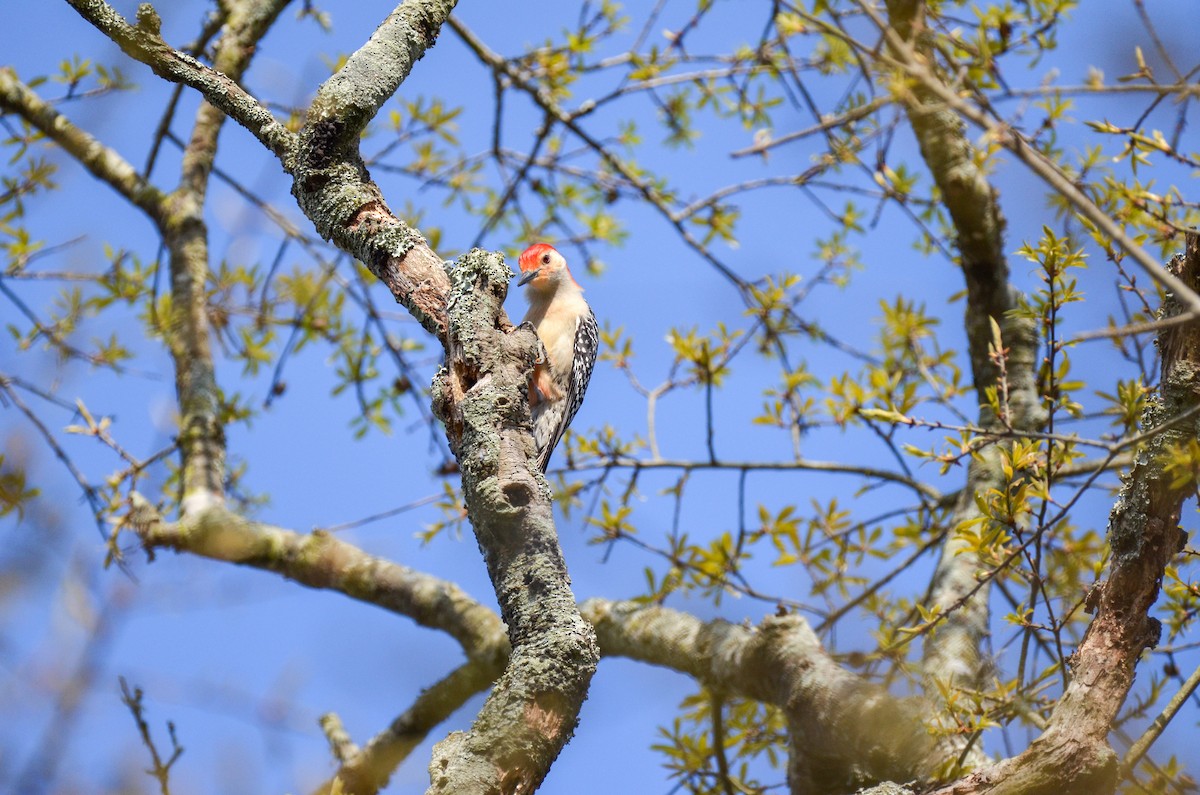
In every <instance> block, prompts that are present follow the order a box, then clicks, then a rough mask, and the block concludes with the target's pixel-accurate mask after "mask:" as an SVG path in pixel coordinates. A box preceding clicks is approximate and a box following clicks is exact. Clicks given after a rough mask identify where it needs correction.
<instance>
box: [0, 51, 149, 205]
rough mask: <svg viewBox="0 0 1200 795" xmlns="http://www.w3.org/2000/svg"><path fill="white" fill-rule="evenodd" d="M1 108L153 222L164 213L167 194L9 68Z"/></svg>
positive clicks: (0, 80) (1, 72)
mask: <svg viewBox="0 0 1200 795" xmlns="http://www.w3.org/2000/svg"><path fill="white" fill-rule="evenodd" d="M0 110H4V111H5V112H7V113H16V114H17V115H19V116H20V117H21V118H23V119H25V120H26V121H28V122H29V123H30V124H32V125H33V126H34V127H36V128H37V129H39V130H41V131H42V132H43V133H45V134H46V136H47V137H49V138H50V139H51V140H53V141H54V142H55V143H56V144H58V145H59V146H61V147H62V148H63V149H64V150H65V151H66V152H67V154H69V155H71V156H72V157H73V158H75V159H76V160H78V161H79V163H80V164H81V165H83V167H84V168H86V169H87V170H88V171H90V172H92V174H93V175H94V176H95V177H96V178H97V179H99V180H100V181H102V182H104V183H105V184H107V185H108V186H110V187H111V188H112V189H113V190H115V191H117V193H119V194H121V195H122V196H123V197H125V198H126V199H127V200H128V201H129V202H130V203H131V204H133V205H134V206H135V207H137V208H138V209H140V210H142V211H143V212H144V213H146V215H148V216H150V219H151V220H152V221H154V222H155V224H160V223H161V222H162V219H163V214H164V212H165V210H164V205H165V199H166V197H165V196H164V195H163V193H162V192H161V191H160V190H158V188H156V187H154V186H153V185H151V184H150V183H149V182H147V181H146V180H144V179H142V177H141V175H140V174H138V171H137V169H136V168H134V167H133V166H132V165H131V164H130V163H129V161H127V160H125V158H123V157H121V155H120V154H118V153H117V152H116V151H115V150H113V149H110V148H109V147H107V146H105V145H104V144H102V143H100V142H99V141H97V140H96V139H95V138H93V137H92V136H91V135H89V134H88V133H86V132H84V131H83V130H81V129H79V128H78V127H76V126H75V125H74V124H72V123H71V121H70V120H69V119H67V117H66V116H64V115H62V114H61V113H59V112H58V111H57V110H55V109H54V108H53V107H51V106H50V104H49V103H47V102H46V101H45V100H43V99H42V98H41V97H39V96H38V95H37V94H36V93H35V92H34V91H33V90H32V89H30V88H29V86H27V85H25V83H23V82H21V81H20V80H19V79H18V78H17V75H16V72H14V71H13V69H12V68H11V67H7V66H6V67H3V68H0Z"/></svg>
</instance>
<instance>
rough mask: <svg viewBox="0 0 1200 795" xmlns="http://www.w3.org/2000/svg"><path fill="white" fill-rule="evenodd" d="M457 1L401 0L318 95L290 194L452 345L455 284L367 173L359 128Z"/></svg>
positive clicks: (430, 43)
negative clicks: (449, 323)
mask: <svg viewBox="0 0 1200 795" xmlns="http://www.w3.org/2000/svg"><path fill="white" fill-rule="evenodd" d="M454 4H455V3H454V0H425V1H424V2H417V1H416V0H411V1H410V2H405V3H401V4H400V5H399V6H397V7H396V9H395V10H394V11H393V12H392V13H391V14H390V15H388V17H387V19H385V20H384V21H383V23H382V24H381V25H380V26H379V28H378V29H377V30H376V31H375V33H374V34H372V35H371V38H370V39H369V40H368V41H367V43H366V44H364V45H363V46H362V47H361V48H360V49H359V50H358V51H357V52H355V53H354V54H352V55H351V56H350V57H349V58H348V59H347V60H346V63H345V65H344V66H343V67H342V68H341V69H340V70H338V72H337V73H336V74H334V75H333V76H332V77H330V78H329V79H328V80H326V81H325V83H324V84H323V85H322V86H321V88H320V89H319V90H318V91H317V96H316V98H315V99H313V103H312V107H311V108H310V109H309V113H308V118H307V120H306V122H305V125H304V129H302V130H301V131H300V139H299V144H298V148H297V154H296V161H295V168H294V170H293V169H289V170H290V171H291V173H292V176H293V177H294V178H295V181H294V182H293V185H292V193H293V195H295V197H296V201H297V202H298V203H299V205H300V208H301V209H302V210H304V213H305V215H307V216H308V217H309V219H310V220H311V221H312V222H313V224H314V225H315V226H316V228H317V231H318V232H319V233H320V234H321V236H322V237H324V238H326V239H327V240H332V241H333V242H334V243H335V244H336V245H337V246H338V247H339V248H341V249H342V250H344V251H347V252H349V253H350V254H353V255H354V256H355V257H358V259H359V260H361V261H362V262H363V263H364V264H365V265H366V266H367V267H368V268H370V269H371V272H372V273H374V274H375V275H376V276H377V277H378V278H379V280H380V281H382V282H383V283H384V284H386V285H387V286H388V288H389V289H390V290H391V291H392V294H393V295H394V296H395V297H396V300H397V301H399V302H400V303H401V304H403V305H404V307H405V308H406V309H408V310H409V312H411V313H412V315H413V317H415V318H416V319H417V320H418V321H419V322H420V323H421V325H422V326H423V327H424V328H425V329H426V330H427V331H429V332H430V333H432V334H434V335H435V336H437V337H438V339H439V340H441V341H442V342H443V344H445V341H446V339H445V338H446V320H445V312H446V298H447V295H448V294H449V291H450V283H449V280H448V279H447V277H446V272H445V266H444V265H443V263H442V261H441V259H440V258H439V257H438V256H437V255H436V254H435V253H434V252H433V250H432V249H430V248H429V245H428V244H427V243H426V242H425V239H424V238H423V237H421V234H420V232H418V231H417V230H415V229H413V228H412V227H410V226H408V225H407V224H406V223H404V222H403V221H401V220H400V219H399V218H397V217H396V215H395V213H393V212H392V211H391V210H390V209H389V208H388V206H387V203H386V202H385V201H384V199H383V194H382V193H381V192H380V190H379V188H378V186H376V185H375V183H374V182H373V181H372V180H371V175H370V174H369V173H367V167H366V164H365V163H364V162H363V159H362V155H361V154H360V153H359V149H358V142H359V136H360V133H361V132H362V130H363V128H364V127H366V125H367V123H368V122H369V121H370V120H371V119H372V118H373V117H374V115H375V114H376V112H378V110H379V108H380V106H381V105H382V104H383V103H384V102H385V101H387V99H388V98H389V97H390V96H391V95H392V94H393V93H395V91H396V89H397V88H398V87H399V86H400V84H401V83H402V82H403V81H404V79H405V78H406V77H408V74H409V72H410V71H411V70H412V67H413V64H415V63H416V62H417V60H419V59H420V58H421V57H422V56H423V55H424V54H425V51H426V50H427V49H428V48H429V47H432V46H433V44H434V41H435V40H436V38H437V34H438V31H439V30H440V28H441V25H442V23H443V22H445V20H446V19H447V18H448V17H449V16H450V11H451V9H452V8H453V7H454Z"/></svg>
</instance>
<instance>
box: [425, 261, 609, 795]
mask: <svg viewBox="0 0 1200 795" xmlns="http://www.w3.org/2000/svg"><path fill="white" fill-rule="evenodd" d="M451 276H452V278H453V288H452V293H451V296H450V300H449V302H448V306H449V314H448V317H447V321H448V328H449V337H448V348H447V352H446V365H445V366H444V367H443V368H442V370H441V371H440V372H439V373H438V375H437V377H436V378H435V379H434V384H433V400H434V409H435V410H436V411H437V414H438V416H439V417H440V418H441V419H442V421H443V422H444V423H445V425H446V435H447V437H448V438H449V440H450V446H451V448H452V449H453V450H454V452H455V455H456V456H457V457H458V461H459V465H460V467H461V469H462V482H463V496H464V499H465V502H466V505H467V511H468V514H469V516H470V519H471V525H472V527H473V528H474V530H475V537H476V539H477V540H478V542H479V547H480V550H481V551H482V552H483V556H484V561H485V563H486V564H487V568H488V575H489V576H490V578H491V581H492V584H493V585H494V586H495V588H496V598H497V601H498V602H499V603H500V611H501V615H502V617H503V619H504V622H505V624H506V625H507V626H508V633H509V639H510V641H511V642H512V649H513V651H512V658H511V660H510V662H509V665H508V667H507V668H506V669H505V671H504V675H503V676H501V678H500V680H499V681H498V682H497V683H496V687H495V688H493V690H492V694H491V696H489V697H488V700H487V701H486V702H485V703H484V705H483V709H481V710H480V712H479V715H478V716H477V717H476V719H475V723H474V725H473V726H472V727H471V731H470V732H468V733H466V734H464V733H461V732H456V733H454V734H451V735H450V736H449V737H448V738H446V739H445V740H443V741H442V742H441V743H439V744H438V745H437V746H435V747H434V753H433V761H432V762H431V763H430V778H431V781H432V786H431V787H430V789H429V792H430V793H467V792H480V793H483V792H489V793H490V792H532V791H534V790H535V789H537V787H538V785H539V784H540V783H541V781H542V779H543V778H544V777H545V775H546V772H547V771H548V770H549V768H550V764H551V763H552V762H553V761H554V759H555V758H556V757H557V756H558V753H559V751H560V750H561V749H562V747H563V746H564V745H565V744H566V742H567V740H569V739H570V737H571V734H572V733H573V731H574V729H575V724H576V722H577V721H578V715H579V708H580V707H581V706H582V704H583V699H584V698H585V696H586V695H587V688H588V684H589V683H590V682H591V677H592V674H593V673H594V672H595V669H596V664H597V662H598V661H599V657H600V654H599V651H598V649H597V648H596V641H595V632H594V631H593V630H592V627H591V626H590V625H588V623H587V622H586V621H584V620H583V618H582V617H581V616H580V614H579V609H578V608H577V607H576V605H575V599H574V596H573V595H572V594H571V589H570V579H569V577H568V576H567V570H566V564H565V562H564V561H563V558H562V551H561V550H560V549H559V546H558V537H557V535H556V534H555V529H554V516H553V503H552V501H551V495H550V489H549V486H548V484H547V483H546V481H545V478H544V477H542V475H541V472H540V470H539V468H538V466H537V464H536V451H535V449H534V444H533V437H532V435H531V434H530V431H529V427H530V419H529V403H528V401H527V400H526V390H527V388H528V383H529V376H530V372H531V368H532V366H533V361H534V358H535V356H536V353H537V338H536V335H535V334H534V333H533V330H532V328H530V327H529V326H527V325H522V326H519V327H517V328H512V327H511V326H509V324H508V322H507V320H506V319H505V316H504V311H503V308H502V305H503V303H504V298H505V295H506V294H507V291H508V284H509V281H510V280H511V278H512V271H511V270H510V269H509V268H508V266H507V265H505V264H504V259H503V258H502V257H500V256H499V255H496V254H488V253H484V252H481V251H479V250H473V251H471V252H469V253H468V254H466V255H464V256H463V257H462V258H461V259H460V260H459V261H458V263H457V264H456V266H455V267H454V269H453V270H452V271H451Z"/></svg>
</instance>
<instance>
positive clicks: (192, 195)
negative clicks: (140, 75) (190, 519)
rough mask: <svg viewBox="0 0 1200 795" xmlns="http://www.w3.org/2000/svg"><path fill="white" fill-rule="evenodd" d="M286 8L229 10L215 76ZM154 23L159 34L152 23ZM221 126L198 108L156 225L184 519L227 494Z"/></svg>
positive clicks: (250, 49) (276, 1)
mask: <svg viewBox="0 0 1200 795" xmlns="http://www.w3.org/2000/svg"><path fill="white" fill-rule="evenodd" d="M288 2H289V0H269V1H268V2H257V1H256V0H243V1H242V2H236V3H235V2H230V3H229V4H228V5H227V6H226V8H227V18H226V22H225V26H224V27H223V29H222V33H221V37H220V38H219V39H218V40H217V45H216V56H215V59H214V63H215V65H216V68H217V70H219V73H221V74H223V75H225V76H226V77H227V78H228V79H229V80H232V81H233V82H234V83H235V84H236V82H237V80H239V79H240V78H241V76H242V74H243V73H244V72H245V70H246V67H247V66H249V64H250V59H251V58H253V57H254V53H255V51H256V49H257V44H258V42H259V40H260V39H262V37H263V36H265V35H266V33H267V30H268V29H269V28H270V27H271V24H272V23H273V22H274V21H275V19H276V18H277V17H278V16H279V13H280V12H281V11H282V10H283V8H284V6H286V5H287V4H288ZM153 13H154V12H153V10H152V9H150V8H149V6H147V5H143V6H142V7H141V8H140V9H139V11H138V25H139V29H143V30H144V29H145V28H146V27H148V25H147V20H150V19H151V15H152V14H153ZM153 21H154V23H155V24H154V26H153V27H154V29H155V30H154V32H155V34H156V33H157V17H153ZM164 47H165V45H164ZM172 52H174V51H172ZM224 121H225V114H224V113H223V112H222V111H220V110H218V109H217V108H216V107H214V106H213V105H212V104H210V103H209V102H208V101H205V102H202V103H200V107H199V109H198V110H197V111H196V121H195V124H194V125H193V126H192V134H191V139H190V140H189V142H188V144H187V146H186V147H184V150H183V161H182V163H181V176H180V181H179V187H178V188H176V189H175V190H174V191H173V192H172V193H171V195H170V196H169V197H168V199H167V212H166V214H165V216H164V218H163V221H162V223H161V224H160V230H161V232H162V237H163V242H164V243H165V244H166V247H167V251H168V253H169V255H170V268H171V306H172V310H173V312H174V314H175V318H174V319H175V320H177V322H175V323H172V324H170V328H169V329H168V330H166V331H165V332H164V336H165V338H166V340H167V344H168V347H169V348H170V351H171V357H172V359H173V360H174V365H175V390H176V393H177V395H178V399H179V410H180V411H179V413H180V425H181V426H182V427H181V428H180V434H179V442H180V449H181V451H182V454H183V495H184V496H183V505H182V511H183V512H184V513H187V512H189V511H197V510H202V509H204V508H206V507H208V506H210V505H212V504H213V503H214V502H220V501H221V500H223V499H224V491H225V476H226V472H225V453H226V450H225V428H224V426H223V423H222V422H221V418H220V411H221V407H220V392H219V390H218V388H217V379H216V368H215V366H214V363H213V355H212V341H211V331H210V328H209V317H208V313H209V307H208V278H209V257H208V224H207V222H206V221H205V218H204V200H205V196H206V195H207V191H208V180H209V176H210V175H211V173H212V166H213V160H214V158H215V157H216V153H217V136H218V135H219V134H220V131H221V127H222V126H223V124H224Z"/></svg>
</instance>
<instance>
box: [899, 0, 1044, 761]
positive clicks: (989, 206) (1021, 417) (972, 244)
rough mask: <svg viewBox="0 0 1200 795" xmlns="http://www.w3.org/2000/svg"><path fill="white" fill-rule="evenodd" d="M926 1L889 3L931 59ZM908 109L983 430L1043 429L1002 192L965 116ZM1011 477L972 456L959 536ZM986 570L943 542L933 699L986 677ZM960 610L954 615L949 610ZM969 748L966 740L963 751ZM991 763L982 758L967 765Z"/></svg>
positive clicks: (958, 539)
mask: <svg viewBox="0 0 1200 795" xmlns="http://www.w3.org/2000/svg"><path fill="white" fill-rule="evenodd" d="M924 6H925V4H924V2H923V0H887V10H888V16H889V22H890V23H891V25H892V27H893V30H894V37H895V38H898V39H901V40H902V42H903V44H904V46H909V47H916V48H917V49H918V50H919V51H922V52H927V51H928V47H929V45H928V41H927V40H925V39H923V38H922V37H921V34H922V32H923V30H924ZM908 99H909V101H908V102H907V104H906V105H905V110H906V112H907V114H908V118H909V121H910V122H911V124H912V128H913V132H914V134H915V135H916V137H917V142H918V144H919V145H920V149H921V156H922V158H923V159H924V160H925V163H926V165H927V166H928V167H929V170H930V172H931V174H932V175H933V179H934V182H935V183H936V184H937V186H938V188H939V190H940V191H941V194H942V201H943V203H944V205H945V207H946V209H947V211H948V212H949V214H950V218H951V221H952V222H953V224H954V229H955V232H956V238H955V239H956V243H957V248H958V251H959V258H960V264H961V266H962V269H963V275H964V277H965V280H966V286H967V309H966V315H965V328H966V331H967V339H968V346H969V349H970V358H971V368H972V371H973V375H974V380H975V390H976V395H977V397H978V401H979V404H980V416H979V425H980V426H982V427H993V428H1014V429H1017V430H1021V431H1036V430H1041V428H1042V426H1043V425H1044V423H1045V421H1046V412H1045V410H1044V409H1043V408H1042V406H1041V404H1040V399H1039V395H1038V389H1037V380H1036V373H1037V365H1038V362H1039V357H1038V346H1039V339H1038V333H1037V327H1036V325H1035V324H1034V322H1033V321H1032V320H1030V319H1028V318H1021V317H1016V316H1014V314H1013V313H1012V310H1013V309H1014V308H1015V307H1016V305H1017V301H1016V298H1017V294H1016V291H1015V290H1014V289H1013V287H1012V286H1011V285H1010V284H1009V271H1008V262H1007V260H1006V258H1005V255H1004V226H1005V222H1004V218H1003V216H1002V215H1001V212H1000V204H999V200H998V196H997V192H996V190H995V188H993V187H992V186H991V184H989V182H988V180H987V176H986V175H985V174H984V172H983V170H982V169H981V168H980V166H979V162H978V158H977V153H976V152H975V149H974V147H973V146H972V145H971V143H970V141H968V140H967V137H966V135H965V125H964V123H963V121H962V119H961V118H959V116H958V115H957V113H955V112H954V111H953V110H952V109H950V108H948V107H946V105H945V104H944V103H941V102H939V101H937V99H936V96H935V95H934V94H933V92H932V90H931V89H929V88H928V87H925V86H917V87H915V88H914V89H913V92H912V95H911V96H910V97H908ZM993 322H995V323H996V324H997V325H998V327H999V329H1000V333H1001V343H1002V347H1003V348H1005V349H1007V353H1006V354H1004V359H1003V364H1004V370H1001V369H1000V366H999V365H1000V360H998V359H996V358H994V357H993V354H994V353H995V350H994V346H995V343H996V341H995V339H994V335H993V332H992V323H993ZM1001 378H1003V379H1004V381H1005V383H1004V389H1005V390H1006V392H1007V404H1008V405H1007V409H1008V414H1007V416H1004V417H997V416H996V415H995V412H994V411H993V410H992V409H991V408H990V402H989V400H988V398H987V395H986V390H987V389H988V388H989V387H991V388H996V387H997V385H998V384H999V382H1000V379H1001ZM1006 483H1007V477H1006V476H1005V474H1004V471H1003V469H1002V467H1001V461H1000V449H999V448H998V447H996V446H994V445H993V446H989V447H987V448H985V449H983V450H981V451H980V452H978V453H977V454H975V455H973V456H972V458H971V460H970V462H969V464H968V467H967V481H966V484H965V488H963V490H962V491H961V492H960V494H959V499H958V502H957V504H956V506H955V510H954V513H953V514H952V516H951V522H952V523H953V524H952V527H953V528H960V527H970V526H971V523H974V522H977V521H979V520H980V518H981V514H980V509H979V507H978V502H977V500H976V496H977V495H980V494H984V495H986V494H988V493H989V492H990V491H992V490H997V491H1002V490H1003V489H1004V488H1005V487H1006ZM983 569H984V566H983V563H982V561H981V560H980V558H979V555H978V553H977V552H976V551H975V550H974V549H973V547H972V545H971V543H970V542H968V541H967V540H966V539H964V537H963V536H961V535H959V534H958V533H956V532H951V533H949V534H948V535H947V537H946V543H945V544H944V545H943V547H942V556H941V559H940V560H939V562H938V565H937V568H936V569H935V571H934V574H933V580H932V587H931V591H930V599H929V605H930V607H932V608H934V609H937V610H938V611H940V613H941V614H943V615H945V616H946V617H945V619H944V621H943V623H942V625H941V626H940V627H939V628H938V631H937V632H936V633H931V634H930V635H929V636H928V637H927V639H926V642H925V648H924V661H923V663H924V673H925V677H926V679H927V680H928V681H929V683H930V685H929V686H928V687H927V691H928V693H929V694H930V695H932V694H933V693H935V692H937V688H938V687H939V685H938V683H939V682H940V683H943V684H952V685H954V686H959V687H966V688H971V689H980V688H982V686H983V685H984V681H985V679H986V676H987V664H986V661H985V659H984V657H983V644H984V640H985V638H986V635H987V631H988V615H989V610H988V593H989V589H988V588H987V587H986V586H985V587H982V588H981V587H979V575H980V574H981V573H982V571H983ZM951 611H953V612H951ZM968 742H970V738H969V737H964V738H962V747H963V748H965V747H966V743H968ZM969 761H970V762H971V763H973V764H980V763H982V762H983V761H985V758H984V757H983V756H982V754H981V753H980V752H979V751H978V750H976V752H975V753H974V755H973V756H972V757H971V758H970V760H969Z"/></svg>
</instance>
